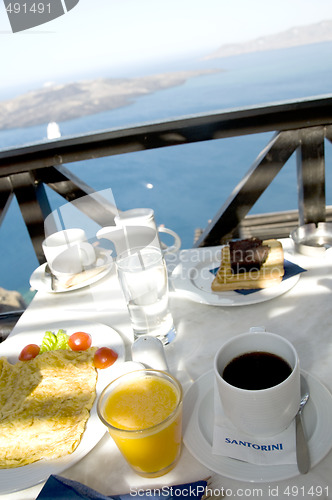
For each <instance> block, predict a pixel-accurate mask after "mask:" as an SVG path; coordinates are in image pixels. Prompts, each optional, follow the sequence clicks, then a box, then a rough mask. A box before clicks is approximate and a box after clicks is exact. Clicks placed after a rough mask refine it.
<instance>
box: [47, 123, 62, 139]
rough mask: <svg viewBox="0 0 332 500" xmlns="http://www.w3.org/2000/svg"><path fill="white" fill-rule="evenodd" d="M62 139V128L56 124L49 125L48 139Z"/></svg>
mask: <svg viewBox="0 0 332 500" xmlns="http://www.w3.org/2000/svg"><path fill="white" fill-rule="evenodd" d="M59 137H61V132H60V127H59V125H58V124H57V123H56V122H50V123H49V124H48V125H47V139H58V138H59Z"/></svg>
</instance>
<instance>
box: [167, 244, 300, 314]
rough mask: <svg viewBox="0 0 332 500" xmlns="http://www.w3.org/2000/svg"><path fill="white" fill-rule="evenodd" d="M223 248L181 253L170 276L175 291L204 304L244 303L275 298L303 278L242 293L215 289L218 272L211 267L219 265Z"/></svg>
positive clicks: (238, 304)
mask: <svg viewBox="0 0 332 500" xmlns="http://www.w3.org/2000/svg"><path fill="white" fill-rule="evenodd" d="M221 248H222V247H208V248H203V249H191V250H188V251H184V252H182V253H181V254H180V259H181V262H180V263H179V264H178V265H177V266H176V268H175V269H174V271H173V272H172V275H171V282H172V285H173V287H174V290H175V291H176V292H179V293H181V294H182V295H183V296H185V297H187V298H189V299H191V300H193V301H195V302H200V303H201V304H209V305H214V306H243V305H250V304H257V303H259V302H265V301H266V300H271V299H274V298H275V297H278V296H279V295H282V294H283V293H285V292H288V290H290V289H291V288H293V287H294V286H295V285H296V283H297V282H298V281H299V279H300V274H297V275H295V276H292V277H291V278H288V279H285V280H283V281H282V282H281V283H280V284H279V285H275V286H272V287H270V288H265V289H261V290H257V291H255V292H253V293H249V294H241V293H238V292H236V291H234V290H230V291H227V292H214V291H212V290H211V283H212V281H213V280H214V277H215V275H214V274H213V273H212V272H210V270H211V269H215V268H219V266H220V260H221Z"/></svg>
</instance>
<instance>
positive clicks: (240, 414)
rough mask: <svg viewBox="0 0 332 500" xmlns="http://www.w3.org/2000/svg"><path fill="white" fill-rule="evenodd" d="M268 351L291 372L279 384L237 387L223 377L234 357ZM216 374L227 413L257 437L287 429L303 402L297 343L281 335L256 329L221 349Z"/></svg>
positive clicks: (215, 369)
mask: <svg viewBox="0 0 332 500" xmlns="http://www.w3.org/2000/svg"><path fill="white" fill-rule="evenodd" d="M256 351H261V352H268V353H271V354H275V355H277V356H279V357H281V358H282V359H283V360H285V361H286V362H287V363H288V364H289V365H290V367H291V370H292V371H291V373H290V375H289V376H288V377H287V378H286V379H285V380H283V381H282V382H281V383H279V384H278V385H274V386H272V387H269V388H266V389H259V390H248V389H241V388H239V387H235V386H234V385H231V384H230V383H228V382H226V381H225V380H224V378H223V372H224V369H225V367H226V366H227V365H228V363H229V362H230V361H232V360H233V359H234V358H236V357H238V356H241V355H243V354H245V353H249V352H256ZM214 374H215V379H216V385H217V389H218V393H219V396H220V400H221V404H222V408H223V412H224V414H225V416H226V417H227V418H228V419H229V420H230V421H231V422H232V423H233V425H234V426H235V427H237V428H238V429H239V430H241V431H243V432H245V433H247V434H251V435H254V436H273V435H275V434H278V433H280V432H282V431H283V430H285V429H286V428H287V427H288V426H289V425H290V424H291V422H292V420H293V419H294V417H295V415H296V413H297V411H298V409H299V405H300V399H301V389H300V364H299V358H298V355H297V352H296V350H295V348H294V346H293V345H292V344H291V343H290V342H289V341H288V340H287V339H285V338H284V337H281V336H280V335H277V334H274V333H270V332H265V331H263V330H262V329H261V328H257V329H255V328H252V329H251V331H250V332H247V333H244V334H241V335H238V336H236V337H234V338H232V339H230V340H229V341H228V342H226V343H225V344H224V345H222V346H221V348H220V349H219V350H218V352H217V354H216V356H215V359H214Z"/></svg>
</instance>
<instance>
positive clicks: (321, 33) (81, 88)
mask: <svg viewBox="0 0 332 500" xmlns="http://www.w3.org/2000/svg"><path fill="white" fill-rule="evenodd" d="M327 41H332V20H327V21H322V22H320V23H315V24H311V25H309V26H300V27H294V28H291V29H289V30H286V31H283V32H281V33H277V34H273V35H268V36H265V37H261V38H257V39H255V40H249V41H248V42H245V43H238V44H228V45H222V46H221V47H219V48H218V49H217V50H216V51H214V52H213V53H211V54H208V55H207V56H206V57H205V58H204V60H208V59H216V58H222V57H229V56H234V55H238V54H247V53H251V52H261V51H267V50H278V49H283V48H289V47H297V46H301V45H308V44H313V43H320V42H327ZM220 71H222V70H220V69H206V70H196V71H178V72H174V73H163V74H157V75H150V76H144V77H140V78H100V79H95V80H85V81H78V82H72V83H67V84H50V85H47V86H44V87H43V88H41V89H37V90H33V91H30V92H27V93H25V94H22V95H20V96H17V97H15V98H13V99H10V100H7V101H2V102H0V130H5V129H11V128H21V127H30V126H34V125H41V124H47V123H49V122H58V123H61V122H64V121H67V120H72V119H75V118H79V117H81V116H88V115H92V114H95V113H99V112H102V111H110V110H112V109H116V108H120V107H122V106H128V105H129V104H131V103H132V102H134V100H135V99H136V98H137V97H140V96H144V95H148V94H151V93H153V92H157V91H159V90H163V89H167V88H170V87H175V86H178V85H183V84H184V83H185V82H186V81H187V80H188V79H190V78H195V77H200V76H204V75H209V74H212V73H215V72H220Z"/></svg>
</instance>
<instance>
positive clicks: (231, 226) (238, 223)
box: [0, 96, 332, 263]
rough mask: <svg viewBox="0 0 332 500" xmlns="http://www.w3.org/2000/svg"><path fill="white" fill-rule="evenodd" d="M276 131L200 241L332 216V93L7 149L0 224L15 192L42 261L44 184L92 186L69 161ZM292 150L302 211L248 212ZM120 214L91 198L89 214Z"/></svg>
mask: <svg viewBox="0 0 332 500" xmlns="http://www.w3.org/2000/svg"><path fill="white" fill-rule="evenodd" d="M271 131H273V132H274V133H275V134H274V136H273V138H272V139H271V140H270V142H269V143H268V144H267V145H266V147H265V148H264V149H263V151H262V152H261V153H259V154H258V156H257V160H256V161H255V163H254V164H253V165H252V166H251V167H250V168H249V170H248V173H247V174H246V175H245V177H244V178H243V179H242V181H241V182H240V183H239V184H238V186H237V187H236V189H235V190H234V191H233V193H232V194H231V196H230V197H229V198H228V199H227V200H226V202H225V203H224V204H223V205H222V206H221V208H220V210H219V211H218V213H217V214H215V215H214V217H213V214H211V217H213V218H212V221H211V223H210V224H209V225H208V226H207V227H206V228H205V229H204V230H203V231H202V233H201V234H200V236H199V237H198V238H197V240H196V242H195V245H196V246H209V245H216V244H219V243H220V242H222V241H224V240H225V239H226V238H229V237H236V236H239V235H241V234H246V233H248V232H250V226H251V225H253V226H254V227H255V230H256V232H258V233H259V232H261V233H262V234H263V233H264V234H263V236H264V235H266V234H268V235H269V236H271V237H272V236H273V237H281V236H284V235H285V234H284V233H286V232H287V234H289V230H290V229H291V228H292V227H294V226H296V225H298V224H304V223H309V222H315V223H316V222H320V221H326V220H327V219H328V218H329V217H331V216H332V215H331V209H330V208H329V207H328V208H327V207H326V200H325V140H328V141H330V142H331V141H332V96H324V97H318V98H311V99H304V100H297V101H292V102H283V103H276V104H270V105H265V106H257V107H248V108H243V109H237V110H230V111H225V112H214V113H209V114H201V115H194V116H190V117H182V118H179V119H177V120H172V121H163V122H154V123H148V124H144V125H141V126H137V127H133V128H122V129H117V130H109V131H103V132H97V133H91V134H87V135H79V136H74V137H68V138H61V139H59V140H52V141H49V142H42V143H39V144H32V145H28V146H22V147H17V148H12V149H5V150H2V151H0V195H1V196H0V224H1V222H2V220H3V218H4V216H5V214H6V210H7V208H8V206H9V204H10V202H11V200H12V198H13V196H16V198H17V201H18V204H19V206H20V209H21V212H22V215H23V218H24V221H25V224H26V226H27V229H28V232H29V235H30V238H31V240H32V243H33V247H34V249H35V252H36V255H37V258H38V260H39V262H40V263H42V262H44V261H45V259H44V255H43V252H42V248H41V243H42V240H43V238H44V220H45V218H46V217H47V215H48V214H49V213H50V212H51V208H50V203H49V200H48V198H47V195H46V191H45V185H48V186H49V187H50V188H51V189H53V190H54V191H55V192H56V193H58V194H60V195H61V196H63V198H64V199H65V200H67V201H71V202H72V201H73V200H76V199H79V198H80V197H82V196H84V195H86V194H91V192H93V189H92V188H91V187H90V186H87V185H86V184H85V183H84V182H83V181H82V180H80V179H79V178H78V177H76V176H75V175H73V173H72V172H70V170H69V168H67V167H66V166H65V165H69V164H70V163H72V162H76V161H81V160H91V165H92V164H93V160H94V159H96V158H100V157H104V156H113V155H119V154H125V153H129V152H134V151H142V150H147V149H154V148H164V147H168V146H175V145H181V144H189V143H196V142H203V141H211V140H216V139H223V138H229V137H235V136H242V135H249V134H257V133H262V132H271ZM293 153H295V154H296V156H297V179H298V193H299V194H298V210H296V211H293V212H290V213H287V214H285V213H279V214H268V215H267V216H265V217H264V216H263V215H262V216H259V217H257V216H256V217H253V216H249V217H248V213H249V211H250V210H251V208H252V207H253V205H254V204H255V203H256V201H257V200H258V199H259V197H260V196H261V195H262V193H263V192H264V191H265V190H266V188H267V187H268V186H269V184H270V183H271V182H272V181H273V179H274V178H275V176H276V175H277V173H278V172H279V171H280V170H281V169H282V167H283V165H284V164H285V163H286V162H287V160H288V159H289V158H290V156H291V155H292V154H293ZM193 194H194V193H193ZM84 206H86V205H84ZM119 208H120V209H121V207H119ZM114 214H115V212H114V207H112V206H111V205H108V208H105V206H104V204H99V203H98V201H96V200H94V199H91V206H90V207H88V215H89V216H90V217H91V218H92V219H93V220H95V221H97V222H98V223H99V224H101V225H104V224H105V223H107V225H109V223H110V216H111V217H113V216H114ZM106 221H107V222H106ZM256 234H257V233H256Z"/></svg>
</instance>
